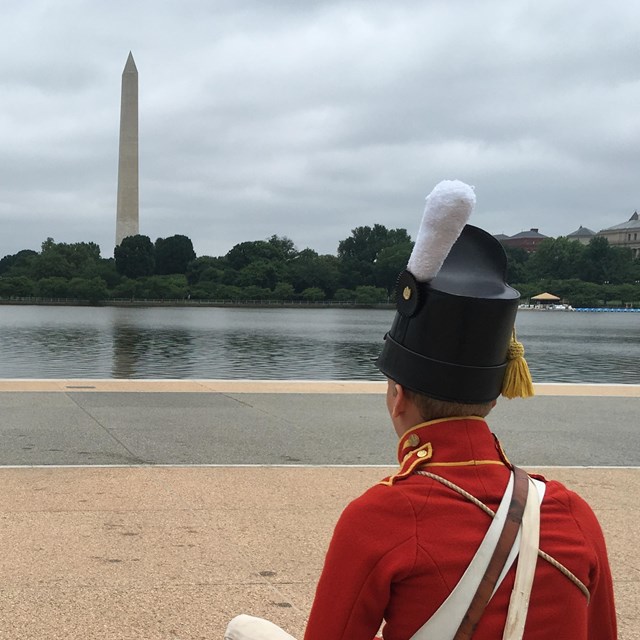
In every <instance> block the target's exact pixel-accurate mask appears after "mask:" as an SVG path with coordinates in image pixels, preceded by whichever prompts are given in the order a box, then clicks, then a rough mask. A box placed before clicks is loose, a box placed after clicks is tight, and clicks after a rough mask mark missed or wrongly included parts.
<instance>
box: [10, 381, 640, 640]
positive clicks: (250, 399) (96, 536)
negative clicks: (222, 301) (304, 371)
mask: <svg viewBox="0 0 640 640" xmlns="http://www.w3.org/2000/svg"><path fill="white" fill-rule="evenodd" d="M383 389H384V385H382V384H378V383H339V382H335V383H284V382H283V383H275V382H273V383H271V382H265V383H259V382H240V381H239V382H228V381H227V382H222V381H193V382H189V381H176V382H145V381H140V382H123V381H117V380H112V381H96V380H57V381H26V380H22V381H0V409H1V413H0V416H1V418H0V437H1V438H2V442H3V447H2V451H1V452H0V455H1V459H0V464H1V465H3V466H2V467H0V539H2V541H3V547H4V550H5V552H4V553H3V554H2V556H1V558H2V559H1V560H0V563H1V565H2V566H1V569H2V575H3V580H2V585H1V586H0V590H1V592H2V597H1V598H0V638H27V639H30V638H34V639H35V638H38V639H43V638H110V639H111V638H113V639H116V638H122V639H125V638H149V639H156V638H158V639H159V638H182V639H192V638H221V637H222V632H223V630H224V627H225V625H226V622H227V621H228V619H229V618H231V617H232V616H234V615H236V614H237V613H240V612H246V613H252V614H255V615H261V616H265V617H268V618H269V619H272V620H273V621H274V622H277V623H278V624H281V625H282V626H283V627H284V628H286V629H287V630H288V631H289V632H290V633H292V634H293V635H295V636H297V637H300V636H301V635H302V633H303V630H304V625H305V619H306V615H307V613H308V611H309V607H310V604H311V601H312V598H313V592H314V588H315V583H316V581H317V577H318V574H319V572H320V569H321V566H322V560H323V557H324V552H325V550H326V547H327V544H328V540H329V537H330V535H331V531H332V528H333V524H334V523H335V520H336V519H337V517H338V515H339V514H340V511H341V510H342V508H343V507H344V505H345V504H346V503H347V502H348V501H349V500H351V499H352V498H354V497H355V496H357V495H358V494H360V493H361V492H362V491H364V490H365V489H366V488H367V487H368V486H370V485H371V484H373V483H375V482H376V481H377V480H378V479H380V478H381V477H383V476H385V475H387V474H388V473H389V472H390V470H391V465H393V464H394V446H395V441H394V437H393V434H392V433H391V429H390V426H389V424H388V421H387V418H386V415H385V413H384V399H383V395H382V394H383ZM538 392H539V395H538V396H537V397H536V398H534V399H532V400H528V401H522V400H516V401H511V402H508V401H503V402H501V403H500V404H499V406H498V408H497V409H496V411H495V414H492V415H491V417H490V418H491V419H490V421H489V422H490V424H491V426H492V428H493V429H494V431H495V432H496V433H497V434H498V435H499V437H500V438H501V440H502V442H503V444H504V446H505V448H506V449H507V452H508V454H509V455H510V457H511V458H512V459H513V460H514V461H515V462H517V463H519V464H522V465H525V466H526V467H527V468H528V469H530V470H533V469H534V468H536V469H538V470H539V471H541V472H542V473H543V474H544V475H546V476H547V477H551V478H556V479H559V480H561V481H563V482H565V483H566V484H567V485H568V486H570V487H571V488H573V489H576V490H577V491H578V492H579V493H581V494H582V495H583V496H584V497H585V498H586V499H587V500H588V501H589V502H590V503H591V505H592V506H593V507H594V509H595V511H596V513H597V514H598V516H599V518H600V521H601V523H602V526H603V528H604V530H605V535H606V538H607V543H608V546H609V552H610V558H611V564H612V570H613V574H614V581H615V589H616V597H617V607H618V612H619V624H620V638H622V639H623V640H636V639H640V615H639V602H640V559H639V554H638V550H637V547H636V544H635V540H636V530H637V528H638V525H639V524H640V513H639V511H640V508H639V506H638V502H637V496H638V495H639V492H640V491H639V490H640V472H639V470H638V463H639V460H640V456H639V452H638V438H637V435H636V431H637V427H638V422H639V421H638V408H639V407H640V386H617V387H616V386H589V387H588V386H568V385H539V386H538ZM542 467H546V468H542Z"/></svg>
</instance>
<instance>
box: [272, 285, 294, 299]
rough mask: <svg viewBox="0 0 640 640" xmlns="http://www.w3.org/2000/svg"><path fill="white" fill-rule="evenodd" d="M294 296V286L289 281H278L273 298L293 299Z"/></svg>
mask: <svg viewBox="0 0 640 640" xmlns="http://www.w3.org/2000/svg"><path fill="white" fill-rule="evenodd" d="M294 296H295V291H294V289H293V286H292V285H291V284H289V283H288V282H278V284H276V286H275V288H274V289H273V292H272V293H271V298H272V299H273V300H285V301H286V300H293V298H294Z"/></svg>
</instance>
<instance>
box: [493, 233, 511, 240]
mask: <svg viewBox="0 0 640 640" xmlns="http://www.w3.org/2000/svg"><path fill="white" fill-rule="evenodd" d="M493 237H494V238H495V239H496V240H498V241H499V242H502V241H503V240H506V239H507V238H508V237H509V236H508V235H506V234H504V233H496V234H495V235H494V236H493Z"/></svg>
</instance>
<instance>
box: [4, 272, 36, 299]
mask: <svg viewBox="0 0 640 640" xmlns="http://www.w3.org/2000/svg"><path fill="white" fill-rule="evenodd" d="M35 286H36V284H35V282H34V281H33V280H32V279H31V278H27V276H0V297H1V298H29V297H31V296H32V295H33V294H34V291H35Z"/></svg>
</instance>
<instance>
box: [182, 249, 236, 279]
mask: <svg viewBox="0 0 640 640" xmlns="http://www.w3.org/2000/svg"><path fill="white" fill-rule="evenodd" d="M228 266H229V265H228V264H227V261H226V260H225V258H212V257H211V256H200V257H199V258H196V259H195V260H192V261H191V262H190V263H189V264H188V266H187V271H186V275H187V281H188V282H189V284H190V285H194V284H197V283H198V282H201V281H203V282H204V281H206V282H222V276H223V275H224V270H225V269H226V268H228Z"/></svg>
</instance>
